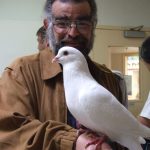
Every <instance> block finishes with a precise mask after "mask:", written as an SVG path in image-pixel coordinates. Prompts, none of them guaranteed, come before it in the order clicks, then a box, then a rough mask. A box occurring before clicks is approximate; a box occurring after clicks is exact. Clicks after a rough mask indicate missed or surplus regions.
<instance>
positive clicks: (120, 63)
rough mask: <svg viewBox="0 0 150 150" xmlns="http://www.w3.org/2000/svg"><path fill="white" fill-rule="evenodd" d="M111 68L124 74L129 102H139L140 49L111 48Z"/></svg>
mask: <svg viewBox="0 0 150 150" xmlns="http://www.w3.org/2000/svg"><path fill="white" fill-rule="evenodd" d="M109 51H110V68H111V69H112V70H116V71H119V72H121V73H122V74H123V76H124V78H125V81H126V85H127V94H128V100H131V101H133V100H139V55H138V53H139V47H119V46H118V47H117V46H110V47H109Z"/></svg>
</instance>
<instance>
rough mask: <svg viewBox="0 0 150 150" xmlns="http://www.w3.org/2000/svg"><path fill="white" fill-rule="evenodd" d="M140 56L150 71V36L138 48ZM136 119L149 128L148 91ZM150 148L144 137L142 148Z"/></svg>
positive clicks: (149, 142)
mask: <svg viewBox="0 0 150 150" xmlns="http://www.w3.org/2000/svg"><path fill="white" fill-rule="evenodd" d="M139 56H140V58H141V59H142V61H143V62H144V64H145V65H146V67H147V68H148V70H149V71H150V37H148V38H147V39H146V40H145V41H144V42H143V43H142V46H141V48H140V53H139ZM138 120H139V121H140V122H141V123H142V124H144V125H145V126H147V127H149V128H150V92H149V95H148V98H147V101H146V103H145V105H144V107H143V109H142V111H141V113H140V115H139V117H138ZM149 149H150V140H149V139H146V144H144V145H143V150H149Z"/></svg>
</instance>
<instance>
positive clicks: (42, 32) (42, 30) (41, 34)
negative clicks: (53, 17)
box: [36, 26, 46, 40]
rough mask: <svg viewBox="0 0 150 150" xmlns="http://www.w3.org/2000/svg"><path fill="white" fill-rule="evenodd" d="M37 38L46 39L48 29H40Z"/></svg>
mask: <svg viewBox="0 0 150 150" xmlns="http://www.w3.org/2000/svg"><path fill="white" fill-rule="evenodd" d="M36 35H37V36H41V38H42V40H44V39H45V38H46V29H45V27H44V26H42V27H40V28H39V29H38V31H37V32H36Z"/></svg>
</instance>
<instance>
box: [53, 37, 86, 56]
mask: <svg viewBox="0 0 150 150" xmlns="http://www.w3.org/2000/svg"><path fill="white" fill-rule="evenodd" d="M69 43H76V44H77V45H79V47H76V48H77V49H78V50H79V51H81V52H82V53H84V52H83V49H85V47H84V46H85V45H87V43H88V40H87V39H86V38H85V37H81V36H77V37H64V38H63V39H61V40H60V41H58V42H57V43H56V45H55V54H57V53H58V51H59V49H60V48H61V47H63V46H66V45H67V44H69ZM85 53H86V51H85Z"/></svg>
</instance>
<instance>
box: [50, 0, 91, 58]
mask: <svg viewBox="0 0 150 150" xmlns="http://www.w3.org/2000/svg"><path fill="white" fill-rule="evenodd" d="M52 16H53V19H52V26H51V28H50V29H49V30H51V32H50V33H49V34H50V40H51V45H52V47H53V49H54V51H55V52H56V53H57V51H58V49H59V48H60V47H62V46H66V45H67V46H72V47H75V48H77V49H79V50H80V51H81V52H82V53H84V54H85V55H87V54H88V53H89V52H90V50H91V48H92V46H93V23H92V21H91V9H90V6H89V4H88V2H86V1H85V2H80V3H72V2H60V1H55V2H54V3H53V5H52Z"/></svg>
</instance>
